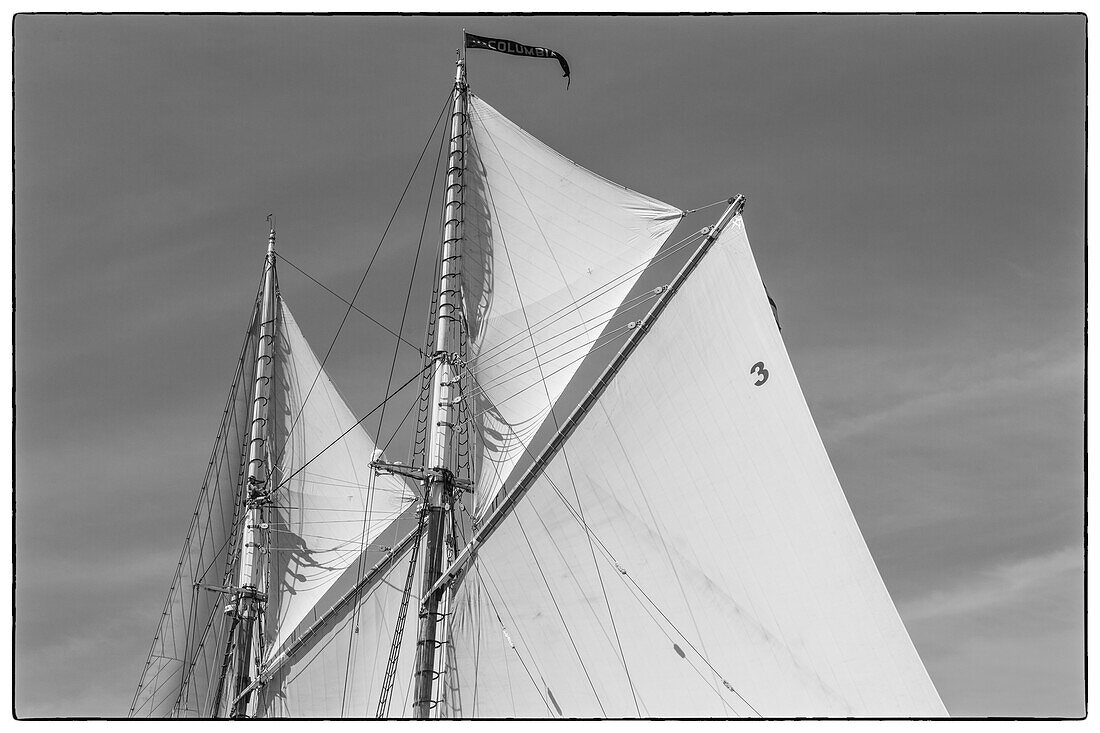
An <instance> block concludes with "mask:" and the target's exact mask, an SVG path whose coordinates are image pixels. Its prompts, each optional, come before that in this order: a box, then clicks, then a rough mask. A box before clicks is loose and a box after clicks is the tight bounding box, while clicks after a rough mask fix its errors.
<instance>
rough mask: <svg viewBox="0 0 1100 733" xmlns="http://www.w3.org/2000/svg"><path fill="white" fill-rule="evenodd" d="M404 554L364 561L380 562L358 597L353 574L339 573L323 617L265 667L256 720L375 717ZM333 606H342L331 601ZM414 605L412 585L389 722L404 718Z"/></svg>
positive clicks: (397, 605)
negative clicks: (265, 678)
mask: <svg viewBox="0 0 1100 733" xmlns="http://www.w3.org/2000/svg"><path fill="white" fill-rule="evenodd" d="M414 525H415V520H410V521H407V522H401V523H400V527H401V529H402V530H403V531H404V530H409V529H412V528H413V527H414ZM384 536H385V537H387V538H388V537H392V536H393V533H392V532H389V531H387V532H385V533H384ZM397 539H398V540H400V539H401V538H400V537H398V538H397ZM409 551H410V549H408V548H407V549H405V550H404V551H403V552H399V553H396V554H395V555H394V556H393V557H390V558H388V559H387V558H386V557H385V556H384V555H383V554H382V553H375V554H374V555H372V557H371V558H370V560H371V561H378V562H382V561H386V564H385V566H384V567H383V568H380V569H379V571H378V573H377V577H374V578H370V577H364V578H363V581H364V583H363V587H362V588H361V589H359V590H358V592H355V591H354V590H353V588H354V581H355V579H356V574H355V573H353V572H351V571H349V572H348V573H346V574H345V576H344V578H343V579H342V581H341V583H340V584H339V585H341V586H343V587H342V589H341V591H342V592H341V593H340V595H339V597H337V598H334V599H333V602H332V603H331V604H322V606H323V607H324V609H326V610H328V612H327V613H325V614H324V615H323V616H321V617H319V618H318V621H319V623H318V628H317V629H316V630H315V631H314V632H313V633H312V634H311V635H310V636H308V637H304V638H303V641H302V643H300V644H297V645H295V646H292V647H289V648H288V650H287V653H286V654H285V656H276V657H274V658H273V659H272V660H271V662H272V663H271V664H270V665H268V670H269V671H268V673H267V674H268V676H269V679H268V681H267V683H266V684H265V685H264V686H263V687H262V688H261V689H260V690H259V692H258V693H257V696H258V700H257V714H258V715H259V716H260V717H266V718H341V717H345V718H373V717H374V716H375V714H376V712H377V708H378V699H379V696H380V693H381V690H382V681H383V679H384V676H385V671H386V664H387V662H388V660H389V655H390V647H391V645H392V642H393V636H394V629H395V627H396V622H397V616H398V610H399V608H400V605H401V595H402V589H403V587H404V583H405V579H406V575H407V573H408V564H409ZM367 565H368V568H365V570H369V569H370V567H373V566H372V565H370V563H369V562H368V563H367ZM365 575H366V574H365V573H364V576H365ZM344 599H346V600H344ZM340 600H344V602H343V603H339V601H340ZM418 604H419V594H418V592H417V588H416V587H415V586H414V588H413V591H412V594H411V596H410V599H409V610H408V614H407V621H408V623H407V624H406V628H405V633H404V634H403V635H402V640H401V641H402V643H401V646H400V655H399V657H398V660H399V661H398V666H397V671H396V673H395V675H394V685H393V691H392V693H391V698H390V700H391V709H390V715H391V716H393V717H402V716H403V715H406V714H407V713H408V710H409V705H410V704H411V700H410V699H409V686H410V682H411V680H412V667H413V659H414V656H415V651H416V625H417V606H418Z"/></svg>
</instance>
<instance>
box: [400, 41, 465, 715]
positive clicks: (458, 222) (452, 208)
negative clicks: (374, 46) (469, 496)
mask: <svg viewBox="0 0 1100 733" xmlns="http://www.w3.org/2000/svg"><path fill="white" fill-rule="evenodd" d="M465 132H466V65H465V59H464V58H463V57H462V55H461V54H460V55H459V59H458V62H457V64H456V68H455V85H454V98H453V104H452V108H451V140H450V152H449V155H448V157H447V184H446V191H445V203H444V206H443V253H442V256H443V259H442V264H441V267H440V279H439V307H438V310H437V312H436V331H435V332H436V342H435V351H434V352H433V354H432V360H433V362H434V363H433V366H432V383H431V393H430V394H431V400H430V402H429V405H430V407H431V415H432V418H431V422H430V430H429V439H428V451H427V461H426V465H425V468H426V469H427V478H426V479H425V482H424V488H425V497H424V500H425V501H426V502H427V526H426V528H425V532H424V539H423V543H424V546H423V549H422V552H421V553H420V556H421V558H422V561H421V586H420V587H421V596H420V597H421V606H420V627H419V631H418V635H417V641H416V666H415V670H416V671H415V673H414V690H415V691H414V694H413V708H414V716H415V717H416V718H421V719H425V718H429V717H431V712H432V708H434V707H435V700H434V682H435V678H436V677H437V676H438V675H437V672H436V649H437V648H438V647H439V646H440V642H439V641H438V640H437V626H438V621H439V616H440V614H439V601H440V597H441V596H442V590H441V589H440V590H433V588H434V586H435V584H436V581H437V580H438V579H439V575H440V572H441V570H442V565H443V528H444V525H445V521H444V518H445V517H444V512H445V511H446V509H447V508H449V506H450V502H451V498H452V496H451V494H452V489H453V487H454V474H453V473H452V471H451V467H450V466H449V465H448V455H447V447H448V446H449V445H450V443H451V436H452V434H453V432H454V423H455V419H454V411H455V410H454V408H455V397H456V395H457V392H458V390H457V389H456V387H457V385H458V374H457V371H456V364H455V359H456V354H457V351H458V344H459V324H460V323H461V318H462V301H461V288H460V282H461V273H462V267H461V263H462V259H461V256H462V247H461V241H462V200H463V172H464V170H465V168H466V159H465V158H466V140H465Z"/></svg>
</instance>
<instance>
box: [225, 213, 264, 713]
mask: <svg viewBox="0 0 1100 733" xmlns="http://www.w3.org/2000/svg"><path fill="white" fill-rule="evenodd" d="M274 347H275V224H274V223H272V225H271V232H270V234H269V235H268V238H267V258H266V259H265V261H264V287H263V295H262V305H261V308H260V335H259V345H258V348H257V351H256V378H255V382H254V383H253V388H252V426H251V431H250V437H249V443H248V484H247V491H248V495H247V497H246V503H245V527H244V532H243V533H242V536H241V554H240V557H241V564H240V573H239V574H238V576H237V578H238V579H237V594H236V598H235V601H236V604H235V606H234V607H233V608H232V609H231V613H233V614H234V615H235V616H236V621H237V623H236V624H235V625H236V627H237V641H236V645H235V648H234V651H233V656H234V669H235V674H234V678H233V679H234V683H233V698H232V699H233V701H234V702H233V706H232V708H231V713H230V714H231V715H232V717H234V718H245V717H247V716H248V701H249V698H250V697H251V696H250V695H249V694H247V691H248V690H249V687H250V682H251V679H250V676H249V672H250V670H251V665H252V637H253V635H254V632H255V626H256V618H257V616H258V615H259V614H260V612H261V607H262V604H263V602H264V601H265V600H266V596H265V595H264V590H265V589H264V588H263V587H262V586H263V573H262V567H261V555H260V551H261V548H262V546H263V528H262V527H261V524H262V523H263V512H264V506H265V504H266V503H267V446H266V443H267V436H268V434H269V431H268V426H267V422H268V402H269V397H270V394H271V378H272V374H271V373H272V359H273V352H274Z"/></svg>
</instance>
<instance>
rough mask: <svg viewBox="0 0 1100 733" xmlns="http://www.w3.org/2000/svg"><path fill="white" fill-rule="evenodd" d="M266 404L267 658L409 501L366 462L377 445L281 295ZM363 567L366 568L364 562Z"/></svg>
mask: <svg viewBox="0 0 1100 733" xmlns="http://www.w3.org/2000/svg"><path fill="white" fill-rule="evenodd" d="M278 334H279V338H278V339H276V354H275V365H276V366H275V389H274V398H273V400H272V404H271V411H272V412H271V418H270V419H271V422H272V436H273V438H272V439H273V441H274V444H275V445H276V446H278V449H277V451H276V455H277V456H278V458H277V467H276V471H275V473H274V478H273V483H274V486H275V488H276V491H275V499H274V506H275V515H276V516H277V519H276V520H275V521H274V522H273V523H272V525H271V528H270V530H269V531H270V534H269V537H270V538H271V540H270V545H271V546H270V557H271V564H270V576H269V580H268V596H269V598H270V600H269V602H268V606H267V616H266V619H265V623H266V626H267V629H268V642H267V649H268V656H273V655H275V654H277V653H278V652H279V651H280V650H281V649H282V647H283V646H284V644H285V643H286V642H287V640H288V639H290V638H291V637H292V636H293V633H294V631H295V629H297V627H298V626H299V625H300V624H302V623H303V621H305V620H307V619H308V618H309V617H310V616H311V615H314V614H316V612H317V605H318V603H319V602H320V601H321V599H322V598H323V597H324V596H325V594H326V593H327V592H328V591H329V589H330V588H331V587H332V586H333V584H334V583H336V581H337V580H338V579H339V578H340V577H341V576H342V575H344V574H345V572H346V571H348V569H349V568H356V567H360V566H361V564H362V563H361V562H360V561H359V559H360V557H361V556H364V555H366V554H369V553H370V552H372V551H377V549H378V544H379V543H380V542H382V539H381V537H382V532H383V530H384V529H385V528H387V527H389V526H390V525H391V524H392V523H393V522H394V520H396V519H397V517H398V516H399V515H400V514H401V513H402V512H403V511H405V510H406V509H408V508H409V506H410V505H411V504H412V502H413V499H414V495H413V493H412V492H411V491H410V490H409V488H408V487H407V485H406V484H405V482H404V480H402V479H401V478H400V477H398V476H392V475H380V476H376V475H375V474H374V471H373V470H372V469H371V468H370V462H371V461H372V460H373V459H374V453H375V450H376V446H375V443H374V441H373V440H371V438H370V436H369V435H367V432H366V430H365V429H364V428H363V427H362V426H361V425H358V418H356V416H355V415H354V413H352V411H351V409H350V408H349V407H348V406H347V404H346V403H345V402H344V400H343V398H342V397H341V396H340V393H339V392H338V391H337V389H336V386H335V385H334V384H333V383H332V380H331V379H329V376H328V374H326V373H325V372H324V370H323V369H322V368H321V364H320V362H319V361H318V360H317V357H316V355H314V353H313V350H312V349H311V348H310V346H309V344H308V343H307V342H306V340H305V338H304V337H303V336H302V333H301V331H300V330H299V328H298V324H297V323H296V322H295V320H294V316H293V315H292V314H291V312H290V309H289V308H287V306H286V303H285V302H284V301H282V300H281V299H280V309H279V323H278ZM363 569H364V570H365V568H363Z"/></svg>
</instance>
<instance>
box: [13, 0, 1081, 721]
mask: <svg viewBox="0 0 1100 733" xmlns="http://www.w3.org/2000/svg"><path fill="white" fill-rule="evenodd" d="M464 27H465V28H467V29H468V30H470V31H471V32H474V33H478V34H481V35H489V36H500V37H505V38H510V39H514V40H517V41H520V42H526V43H532V44H539V45H544V46H548V47H550V48H554V49H556V50H558V51H560V52H561V53H562V54H563V55H564V56H565V57H566V58H567V59H568V61H569V64H570V67H571V69H572V72H573V74H572V79H571V84H570V87H569V89H568V90H567V89H566V88H565V84H564V81H563V80H562V78H561V73H560V70H559V69H558V66H557V64H556V63H555V62H553V61H548V62H541V61H532V60H528V59H510V58H508V57H504V56H498V55H496V54H488V53H484V54H480V55H473V54H471V56H470V62H469V79H470V84H471V88H472V89H473V91H474V92H475V93H477V94H479V95H480V96H482V97H483V98H485V99H486V100H487V101H488V102H489V103H490V104H492V105H493V106H494V107H496V108H497V109H498V110H500V111H501V112H503V113H504V114H506V115H508V116H509V117H510V118H512V119H513V120H515V121H516V122H518V123H519V124H520V125H521V126H523V127H524V128H525V129H527V130H529V131H530V132H531V133H533V134H534V135H535V136H537V137H539V138H540V139H542V140H544V141H545V142H546V143H548V144H549V145H551V146H552V147H554V148H555V149H557V150H559V151H561V152H562V153H563V154H565V155H566V156H568V157H570V158H572V159H574V160H577V161H579V162H581V163H582V164H583V165H584V166H585V167H587V168H589V169H591V170H594V171H596V172H598V173H600V174H602V175H604V176H606V177H608V178H610V179H612V180H615V181H618V182H621V183H623V184H624V185H628V186H630V187H631V188H634V189H636V190H639V191H641V192H643V193H646V194H649V195H651V196H654V197H657V198H659V199H662V200H664V201H668V202H669V203H672V204H674V205H676V206H680V207H683V208H695V207H698V206H703V205H706V204H710V203H712V202H714V201H716V200H720V199H724V198H726V197H728V196H730V195H732V194H734V193H743V194H745V195H746V196H747V198H748V204H747V207H746V210H745V224H746V227H747V230H748V233H749V236H750V239H751V241H752V244H753V249H754V253H755V255H756V258H757V262H758V265H759V268H760V271H761V273H762V275H763V277H764V279H765V281H766V282H767V285H768V289H769V291H770V293H771V295H772V297H773V298H774V299H775V300H776V301H777V304H778V308H779V317H780V321H781V323H782V327H783V337H784V339H785V341H786V344H787V348H788V350H789V352H790V354H791V358H792V361H793V363H794V365H795V367H796V369H797V370H798V373H799V379H800V381H801V384H802V388H803V391H804V393H805V395H806V398H807V400H808V402H809V405H810V409H811V411H812V412H813V414H814V417H815V419H816V421H817V424H818V428H819V430H820V432H821V435H822V438H823V440H824V443H825V445H826V447H827V449H828V451H829V454H830V456H831V458H832V460H833V464H834V466H835V468H836V472H837V474H838V476H839V478H840V481H841V484H842V485H843V486H844V488H845V492H846V495H847V497H848V500H849V503H850V504H851V507H852V510H853V512H854V514H855V516H856V519H857V521H858V522H859V525H860V527H861V529H862V531H863V534H864V537H865V538H866V540H867V543H868V546H869V548H870V550H871V553H872V555H873V556H874V558H875V560H876V562H877V564H878V567H879V570H880V572H881V573H882V576H883V579H884V581H885V582H886V585H887V587H888V588H889V589H890V592H891V595H892V596H893V598H894V601H895V603H896V605H897V607H898V610H899V612H900V614H901V616H902V618H903V620H904V621H905V624H906V627H907V628H908V630H909V633H910V635H911V637H912V639H913V641H914V644H915V645H916V648H917V650H918V651H919V653H920V655H921V657H922V659H923V661H924V663H925V665H926V667H927V669H928V672H929V674H930V676H931V678H932V680H933V682H934V683H935V685H936V687H937V689H938V690H939V692H940V695H941V697H942V698H943V700H944V703H945V704H946V706H947V708H948V710H949V712H950V713H952V714H953V715H961V716H1013V717H1017V716H1069V717H1074V716H1080V715H1081V714H1082V713H1083V711H1084V682H1083V676H1084V612H1083V602H1084V578H1083V562H1084V551H1083V540H1082V534H1083V522H1084V492H1083V489H1084V473H1083V458H1084V436H1083V419H1084V408H1083V401H1084V377H1083V369H1084V345H1083V336H1082V332H1083V328H1084V311H1085V287H1084V286H1085V268H1084V236H1085V235H1084V232H1085V228H1084V227H1085V224H1084V219H1085V185H1084V182H1085V169H1084V160H1085V137H1084V115H1085V106H1084V99H1085V71H1084V60H1085V18H1084V16H1082V15H1062V16H1035V15H1032V16H990V15H982V16H732V17H706V18H702V17H582V18H577V17H477V18H462V17H378V16H368V17H347V16H338V17H321V16H315V17H290V16H284V17H262V16H47V15H40V16H31V15H22V16H18V17H17V18H16V20H15V26H14V36H15V56H14V65H15V69H14V71H15V115H14V121H15V131H14V140H15V209H14V212H15V256H14V268H15V285H14V287H15V297H16V312H15V346H16V354H15V386H16V393H15V394H16V397H15V399H16V426H15V479H16V483H15V543H16V569H15V572H16V587H15V608H16V619H15V620H16V625H15V711H16V714H17V715H18V716H20V717H53V716H121V715H125V714H126V712H127V710H128V709H129V704H130V700H131V698H132V696H133V692H134V687H135V686H136V684H137V681H138V676H139V674H140V671H141V668H142V665H143V664H144V661H145V655H146V653H147V651H148V648H149V642H150V640H151V638H152V634H153V632H154V630H155V627H156V623H157V620H158V617H159V614H160V610H161V606H162V604H163V600H164V597H165V595H166V594H167V591H168V584H169V581H170V579H171V573H172V571H173V569H174V567H175V563H176V560H177V557H178V553H179V549H180V545H181V543H182V540H183V538H184V534H185V531H186V526H187V521H188V518H189V516H190V512H191V511H192V506H193V502H194V499H195V496H196V492H197V491H198V488H199V484H200V481H201V479H202V474H203V471H204V469H205V465H206V461H207V458H208V452H209V450H210V446H211V445H212V443H213V440H214V435H215V431H216V428H217V422H218V420H219V418H220V414H221V409H222V407H223V406H224V400H225V395H226V393H227V390H228V388H229V383H230V379H231V377H232V371H233V368H234V365H235V360H236V357H237V354H238V353H239V347H240V341H241V338H242V337H243V334H244V330H245V327H246V325H247V323H246V321H247V319H248V316H249V313H250V309H251V306H252V301H253V297H254V295H255V289H256V285H257V282H258V279H259V276H260V270H261V267H262V263H263V256H264V251H265V248H266V238H267V223H266V221H265V217H266V216H267V214H268V213H269V212H273V213H275V215H276V217H277V228H278V233H279V250H280V253H281V254H282V256H283V257H284V258H285V260H286V261H288V262H292V263H293V264H294V265H295V266H297V267H300V268H301V269H302V270H304V271H305V272H307V273H309V275H311V276H312V277H313V278H316V279H317V280H318V281H320V282H322V283H324V284H325V285H326V286H328V287H329V288H331V289H332V290H334V291H336V292H338V293H341V294H343V295H344V296H345V297H350V294H351V293H353V292H354V291H355V289H356V285H357V284H358V282H359V279H360V277H361V276H362V274H363V271H364V268H365V267H366V265H367V262H368V261H369V260H370V257H371V253H372V252H373V251H374V250H375V247H376V246H377V245H378V242H379V239H380V238H381V237H382V234H383V232H384V231H385V229H386V224H387V222H388V221H389V219H390V216H391V214H392V213H393V210H394V207H395V205H396V204H397V201H398V199H399V198H400V196H401V193H402V189H403V188H404V186H405V183H406V181H408V180H409V175H410V172H411V171H412V170H413V167H414V165H415V164H416V161H417V158H418V156H419V155H420V154H421V150H422V149H423V148H424V146H425V141H426V140H427V139H428V135H429V132H430V130H431V128H432V125H433V122H434V121H435V120H436V118H437V116H438V114H439V112H440V110H441V109H442V107H443V105H444V103H445V102H446V99H447V96H448V94H449V91H450V87H451V84H452V82H453V68H454V67H453V63H454V51H455V49H456V48H457V46H458V45H459V44H460V43H461V31H462V28H464ZM432 155H434V148H433V149H432V151H431V153H430V154H429V158H430V157H431V156H432ZM414 183H415V184H416V185H415V186H410V191H411V193H410V200H412V199H416V197H417V196H419V198H418V199H417V201H419V203H416V204H407V205H406V206H404V207H402V209H401V212H402V213H401V214H400V215H399V216H398V217H397V219H395V221H394V224H393V226H392V227H391V229H390V231H389V233H388V234H387V236H386V238H385V239H384V240H383V246H382V248H381V249H380V250H379V255H378V259H377V261H376V262H375V264H374V266H373V267H372V268H371V271H370V273H369V274H368V277H367V279H366V280H365V282H364V287H363V290H362V292H361V293H360V296H359V298H358V299H357V301H356V303H357V305H358V307H359V308H361V309H362V310H364V311H365V312H367V313H369V314H371V315H372V316H373V317H375V318H376V319H377V320H379V321H381V322H382V323H384V324H386V325H387V326H389V327H390V328H394V329H395V328H396V327H397V324H398V323H399V322H400V319H401V314H402V306H403V303H404V294H405V288H406V287H407V285H408V278H409V272H410V268H411V264H412V257H413V252H414V251H415V245H416V241H417V239H418V237H419V226H420V217H421V216H422V215H423V211H424V208H423V206H424V205H423V192H425V191H426V190H427V185H428V184H427V179H426V178H424V179H423V184H421V179H420V178H417V179H414ZM417 192H419V193H417ZM432 221H433V223H434V216H433V220H432ZM707 223H710V222H709V221H703V222H701V223H699V222H696V224H698V225H705V224H707ZM395 273H397V274H396V275H395ZM415 283H416V288H415V289H414V302H419V303H424V302H426V301H425V300H424V299H423V296H424V293H426V288H427V278H426V277H418V278H417V279H416V280H415ZM280 286H281V291H282V293H283V295H284V296H285V298H286V299H287V301H288V302H289V303H290V305H291V307H292V308H293V309H294V312H295V315H296V317H297V319H298V322H299V324H300V325H301V327H302V329H303V331H304V332H305V333H306V335H307V337H308V338H310V340H311V341H312V342H313V344H314V347H315V349H318V350H321V351H323V349H324V348H325V346H327V344H328V343H329V342H330V341H331V339H332V336H333V334H334V333H335V331H336V327H337V324H338V323H339V321H340V318H341V316H342V315H343V313H344V306H343V304H341V303H340V302H339V301H338V300H336V299H334V298H333V297H332V296H331V295H329V294H327V293H325V292H324V291H323V290H321V289H320V288H318V287H317V286H316V285H315V284H313V283H312V282H310V280H309V279H307V278H306V277H304V276H302V275H300V274H299V273H298V272H297V271H296V270H295V269H294V268H293V267H288V266H285V265H283V266H281V269H280ZM417 298H420V299H419V300H417ZM422 316H423V313H422V310H415V311H413V313H412V314H411V315H410V324H412V325H409V326H407V327H406V335H407V336H408V337H409V338H410V339H411V340H413V341H414V342H415V341H417V340H419V338H420V335H421V333H422V324H423V320H422ZM391 341H392V340H391V339H389V338H387V337H386V334H385V333H384V332H383V331H381V330H380V329H379V328H378V327H377V326H376V325H374V324H372V323H371V322H369V321H368V320H366V319H365V318H361V317H355V318H352V319H351V320H349V321H348V324H347V326H346V328H345V329H344V331H343V332H342V333H341V336H340V340H339V341H338V342H337V346H336V348H335V349H334V351H333V356H332V358H331V360H330V362H329V367H330V373H331V374H332V376H333V378H334V380H335V381H336V383H337V384H339V385H340V387H341V390H342V391H343V393H344V395H345V397H346V398H347V400H348V402H349V404H350V405H351V407H352V408H353V410H354V411H356V412H358V413H360V414H362V413H364V412H366V411H367V410H369V409H370V408H372V407H373V406H374V405H376V404H377V403H378V401H379V400H380V399H381V397H382V396H383V394H384V390H385V377H386V373H387V371H388V367H389V362H390V359H391V358H392V353H393V352H392V348H393V346H392V342H391ZM410 369H415V366H414V362H413V361H412V360H411V359H409V358H405V357H402V359H401V360H399V369H398V373H399V374H401V373H405V374H409V373H411V372H410V371H409V370H410ZM401 370H405V371H404V372H402V371H401ZM400 381H404V380H403V379H401V380H400ZM398 383H399V382H398ZM394 412H395V413H398V414H400V413H403V412H404V411H403V410H400V411H397V410H395V411H394ZM396 427H397V425H396V422H395V423H394V424H393V425H387V426H384V429H383V430H382V432H383V433H386V434H389V433H390V432H392V431H393V430H394V429H396Z"/></svg>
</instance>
